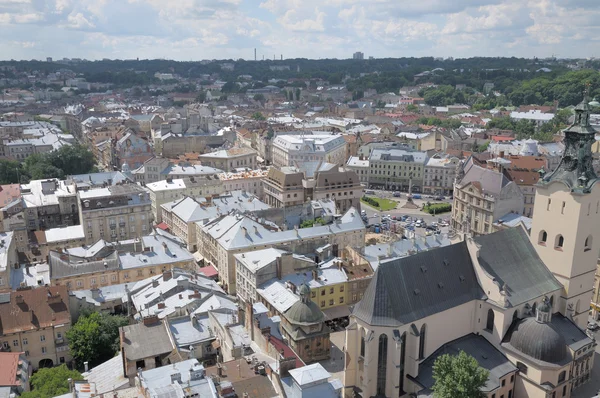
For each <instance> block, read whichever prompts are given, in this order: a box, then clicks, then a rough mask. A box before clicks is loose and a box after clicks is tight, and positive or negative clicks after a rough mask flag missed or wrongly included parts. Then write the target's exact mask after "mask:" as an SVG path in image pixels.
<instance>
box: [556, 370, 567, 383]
mask: <svg viewBox="0 0 600 398" xmlns="http://www.w3.org/2000/svg"><path fill="white" fill-rule="evenodd" d="M566 378H567V372H566V371H564V370H563V371H562V372H560V373H559V375H558V384H560V383H562V382H563V381H565V379H566Z"/></svg>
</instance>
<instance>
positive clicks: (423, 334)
mask: <svg viewBox="0 0 600 398" xmlns="http://www.w3.org/2000/svg"><path fill="white" fill-rule="evenodd" d="M426 332H427V325H426V324H423V326H421V333H420V337H419V359H423V358H425V338H426V337H427V336H426Z"/></svg>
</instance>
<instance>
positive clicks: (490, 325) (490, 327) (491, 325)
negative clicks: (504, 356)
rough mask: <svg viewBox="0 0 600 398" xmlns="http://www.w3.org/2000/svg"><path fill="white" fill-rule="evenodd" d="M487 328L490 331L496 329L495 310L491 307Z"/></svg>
mask: <svg viewBox="0 0 600 398" xmlns="http://www.w3.org/2000/svg"><path fill="white" fill-rule="evenodd" d="M485 330H487V331H488V332H493V331H494V310H492V309H491V308H490V309H489V310H488V314H487V322H486V324H485Z"/></svg>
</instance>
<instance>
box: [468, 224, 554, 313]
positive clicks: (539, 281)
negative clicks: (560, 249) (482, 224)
mask: <svg viewBox="0 0 600 398" xmlns="http://www.w3.org/2000/svg"><path fill="white" fill-rule="evenodd" d="M475 242H476V243H478V244H480V245H481V249H480V251H479V264H480V265H481V266H482V267H483V269H484V270H485V271H486V272H487V273H489V274H490V275H491V276H492V277H494V278H495V279H496V280H497V281H498V283H499V284H500V286H504V285H506V287H507V292H508V297H507V298H508V302H509V304H510V305H511V306H517V305H520V304H522V303H525V302H527V301H530V300H533V299H535V298H537V297H541V296H544V295H548V294H550V293H551V292H554V291H556V290H560V289H562V285H561V284H560V283H559V282H558V281H557V280H556V278H555V277H554V275H552V273H551V272H550V271H549V270H548V268H547V267H546V265H545V264H544V263H543V262H542V260H541V259H540V257H539V256H538V254H537V252H536V251H535V249H534V248H533V246H532V245H531V242H530V241H529V236H528V235H527V233H526V232H525V231H524V230H523V228H507V229H504V230H501V231H498V232H495V233H493V234H489V235H482V236H478V237H477V238H475Z"/></svg>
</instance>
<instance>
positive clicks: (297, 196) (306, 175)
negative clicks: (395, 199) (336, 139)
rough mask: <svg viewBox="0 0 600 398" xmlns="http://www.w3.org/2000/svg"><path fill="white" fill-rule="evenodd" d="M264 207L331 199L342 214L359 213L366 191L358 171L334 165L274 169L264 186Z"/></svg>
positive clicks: (306, 165) (288, 205)
mask: <svg viewBox="0 0 600 398" xmlns="http://www.w3.org/2000/svg"><path fill="white" fill-rule="evenodd" d="M263 185H264V195H265V203H267V204H268V205H269V206H272V207H290V206H296V205H300V204H303V203H304V202H305V201H307V200H309V199H311V200H321V199H331V200H332V201H334V202H335V207H336V209H337V211H338V212H339V213H343V212H345V211H346V210H348V209H350V208H351V207H354V208H356V209H359V210H360V198H361V197H362V191H363V187H362V185H361V183H360V179H359V177H358V175H357V174H356V172H355V171H353V170H349V169H344V168H340V167H339V166H337V165H334V164H331V163H319V164H313V165H308V164H304V165H303V169H299V168H296V167H281V168H276V167H272V168H271V169H270V170H269V173H268V175H267V178H266V179H265V180H264V182H263Z"/></svg>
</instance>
